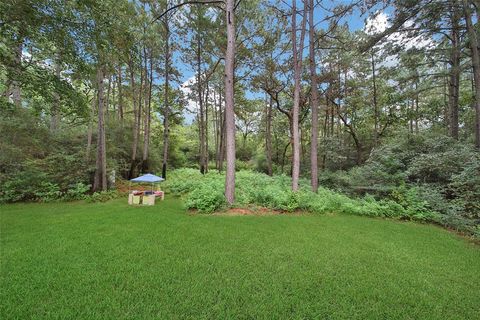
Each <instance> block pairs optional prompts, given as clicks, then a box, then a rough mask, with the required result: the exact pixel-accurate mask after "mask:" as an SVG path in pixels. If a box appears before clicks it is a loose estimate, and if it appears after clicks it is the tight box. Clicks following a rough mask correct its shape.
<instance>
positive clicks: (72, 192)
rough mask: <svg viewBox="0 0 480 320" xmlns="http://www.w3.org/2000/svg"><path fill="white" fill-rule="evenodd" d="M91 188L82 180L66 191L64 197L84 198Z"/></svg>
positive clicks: (71, 198)
mask: <svg viewBox="0 0 480 320" xmlns="http://www.w3.org/2000/svg"><path fill="white" fill-rule="evenodd" d="M89 190H90V185H86V184H83V183H82V182H78V183H75V184H74V185H72V186H71V188H70V189H68V190H67V192H65V193H64V195H63V199H64V200H66V201H72V200H83V199H85V198H86V197H87V192H88V191H89Z"/></svg>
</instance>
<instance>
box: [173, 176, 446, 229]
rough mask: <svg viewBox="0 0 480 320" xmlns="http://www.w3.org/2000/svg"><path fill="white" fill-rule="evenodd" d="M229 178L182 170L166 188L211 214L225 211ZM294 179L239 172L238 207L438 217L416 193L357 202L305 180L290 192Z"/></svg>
mask: <svg viewBox="0 0 480 320" xmlns="http://www.w3.org/2000/svg"><path fill="white" fill-rule="evenodd" d="M224 181H225V176H224V175H222V174H219V173H217V172H212V173H207V174H205V175H201V174H200V173H199V172H198V170H194V169H179V170H175V171H174V172H172V173H171V174H170V178H169V179H168V180H167V182H165V188H166V189H167V190H168V191H170V192H172V193H176V194H180V195H184V196H185V200H186V201H185V203H186V206H187V208H189V209H196V210H198V211H199V212H202V213H211V212H214V211H216V210H218V209H221V208H225V207H226V203H225V198H224V196H223V191H224V186H225V182H224ZM290 184H291V179H290V178H289V177H286V176H274V177H270V176H268V175H265V174H262V173H255V172H251V171H239V172H237V175H236V203H235V205H236V206H261V207H266V208H269V209H272V210H281V211H287V212H293V211H297V210H302V211H306V212H311V213H326V212H340V213H346V214H355V215H364V216H375V217H393V218H406V219H416V220H432V219H436V218H437V214H436V213H435V212H434V211H433V210H430V209H428V207H427V205H426V203H425V202H424V201H422V200H420V199H419V198H418V194H417V192H416V190H414V189H411V190H407V191H405V192H402V190H399V191H398V192H397V194H396V198H397V201H394V200H376V199H375V198H373V197H372V196H368V195H367V196H365V197H362V198H358V199H354V198H350V197H348V196H346V195H343V194H341V193H338V192H335V191H332V190H329V189H326V188H320V189H319V190H318V193H313V192H312V191H310V190H309V185H308V181H307V180H301V182H300V191H299V192H292V191H291V190H290Z"/></svg>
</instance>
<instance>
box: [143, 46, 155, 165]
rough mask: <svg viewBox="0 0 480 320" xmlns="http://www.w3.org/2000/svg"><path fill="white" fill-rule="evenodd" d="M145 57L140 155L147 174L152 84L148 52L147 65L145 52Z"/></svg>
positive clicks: (151, 62) (151, 70) (151, 63)
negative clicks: (143, 117)
mask: <svg viewBox="0 0 480 320" xmlns="http://www.w3.org/2000/svg"><path fill="white" fill-rule="evenodd" d="M144 55H145V119H144V120H143V121H144V131H143V155H142V172H144V173H145V172H148V170H149V163H148V154H149V149H150V121H151V105H152V86H153V84H152V82H153V61H152V54H151V52H150V64H148V56H147V52H146V50H145V49H144Z"/></svg>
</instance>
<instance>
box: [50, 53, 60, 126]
mask: <svg viewBox="0 0 480 320" xmlns="http://www.w3.org/2000/svg"><path fill="white" fill-rule="evenodd" d="M56 58H57V59H56V61H55V76H56V77H57V81H60V72H61V71H62V64H61V59H60V54H58V53H57V57H56ZM59 118H60V94H59V93H58V92H57V91H56V90H55V92H54V93H53V106H52V115H51V118H50V132H56V131H57V129H58V123H59Z"/></svg>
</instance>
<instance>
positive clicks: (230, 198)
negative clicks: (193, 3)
mask: <svg viewBox="0 0 480 320" xmlns="http://www.w3.org/2000/svg"><path fill="white" fill-rule="evenodd" d="M234 8H235V0H226V6H225V9H226V10H225V17H226V24H227V50H226V52H225V135H226V158H227V172H226V175H225V198H226V200H227V202H228V203H229V204H230V205H231V204H233V202H234V201H235V111H234V97H233V95H234V91H233V78H234V64H235V13H234Z"/></svg>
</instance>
